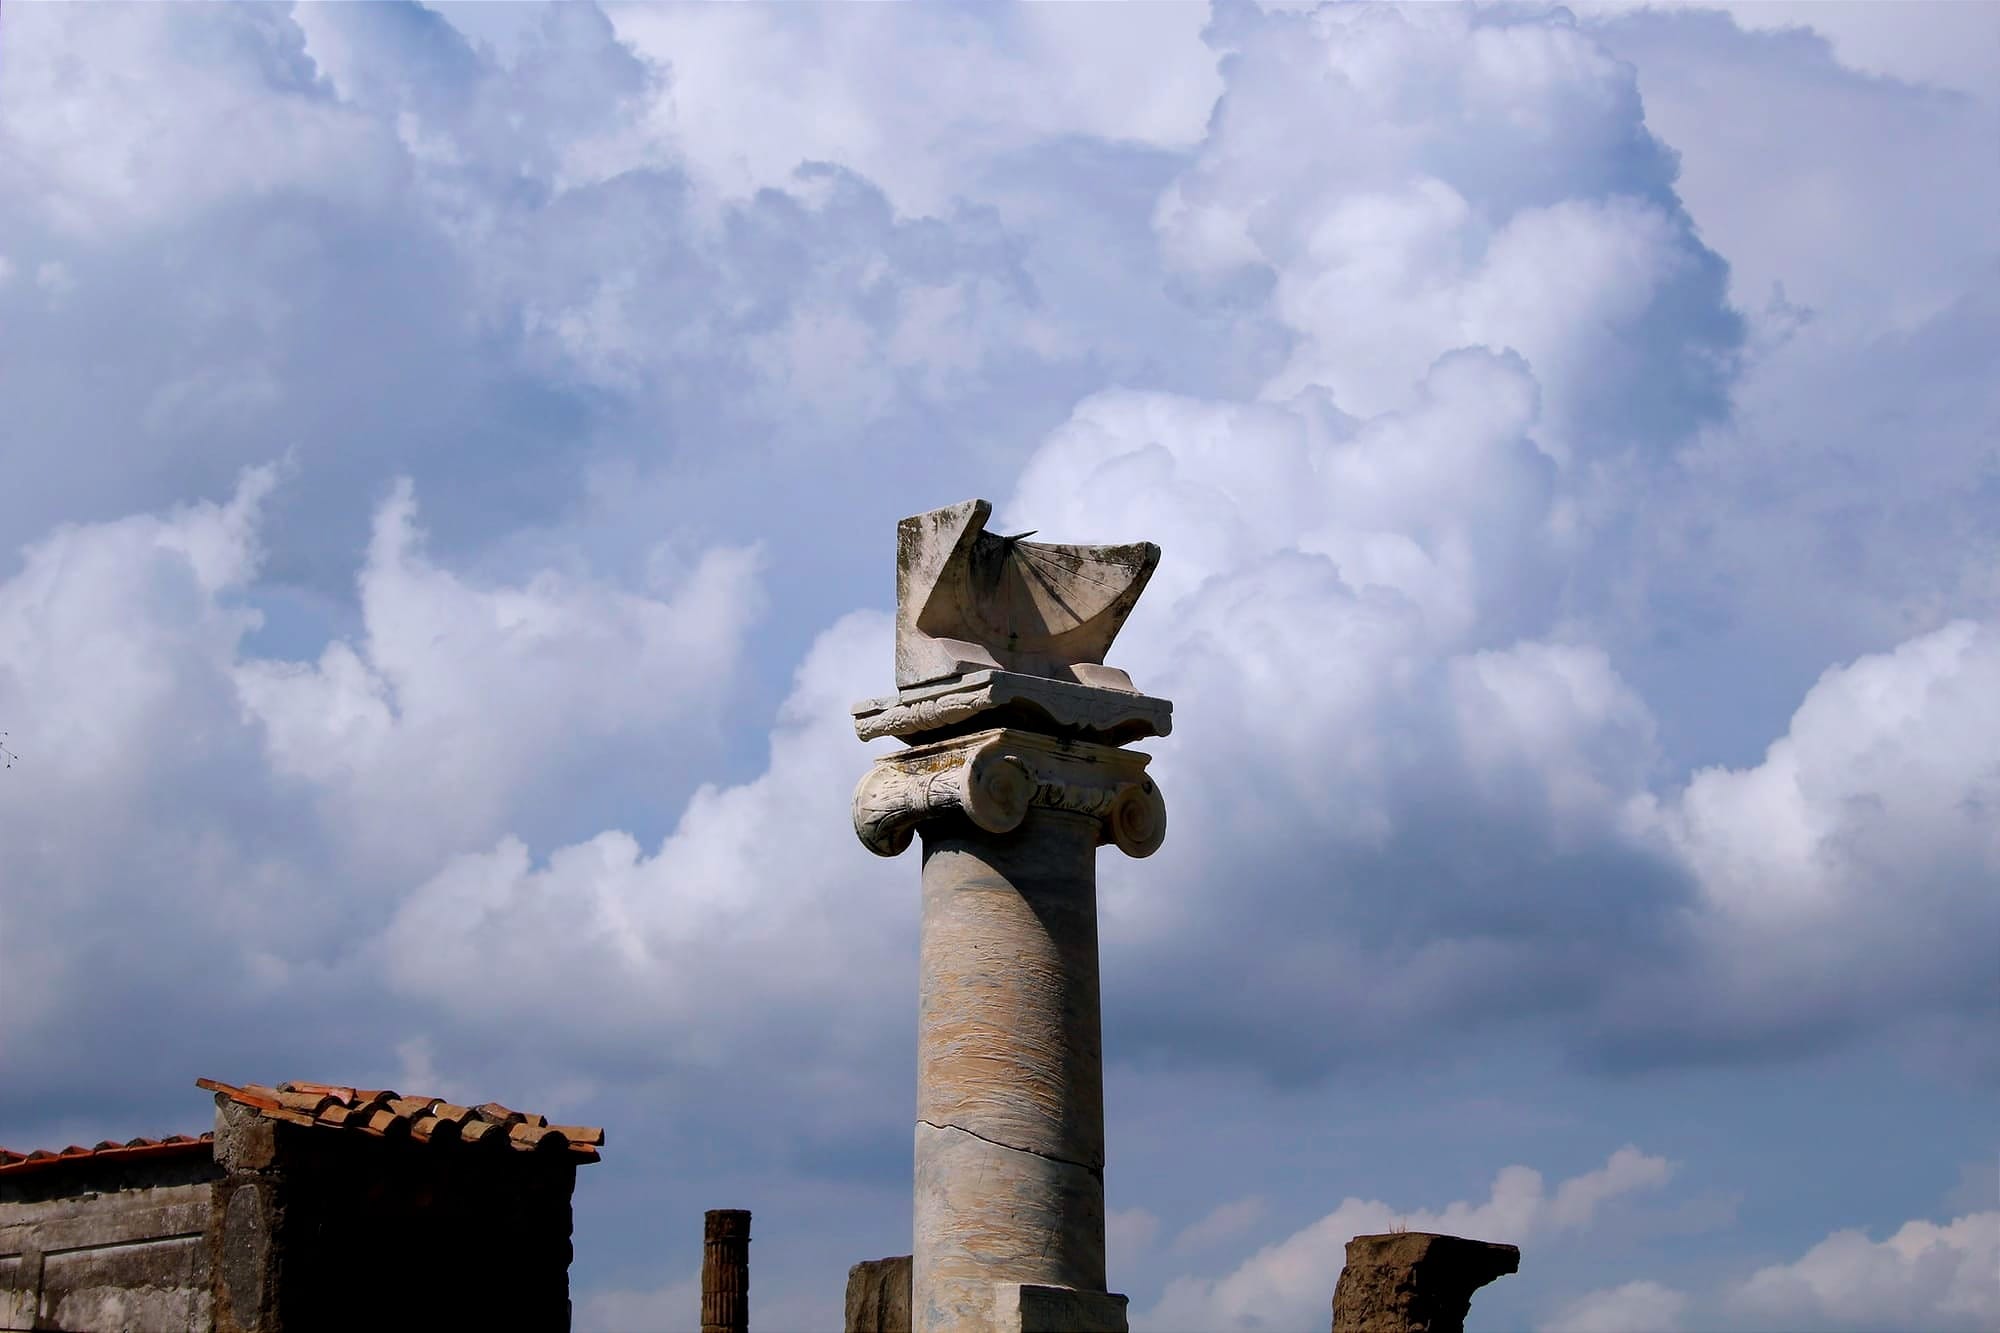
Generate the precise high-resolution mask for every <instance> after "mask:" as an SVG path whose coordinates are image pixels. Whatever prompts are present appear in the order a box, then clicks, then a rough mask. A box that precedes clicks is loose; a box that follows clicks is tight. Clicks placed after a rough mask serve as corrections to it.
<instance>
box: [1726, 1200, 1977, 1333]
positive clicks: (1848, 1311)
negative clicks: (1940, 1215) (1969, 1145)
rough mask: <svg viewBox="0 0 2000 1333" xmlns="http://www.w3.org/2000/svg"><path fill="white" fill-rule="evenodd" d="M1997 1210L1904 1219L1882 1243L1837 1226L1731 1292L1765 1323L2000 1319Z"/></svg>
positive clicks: (1879, 1324)
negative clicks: (1787, 1260) (1935, 1219)
mask: <svg viewBox="0 0 2000 1333" xmlns="http://www.w3.org/2000/svg"><path fill="white" fill-rule="evenodd" d="M1996 1273H2000V1213H1973V1214H1970V1215H1968V1216H1965V1217H1961V1218H1957V1219H1955V1220H1953V1221H1950V1222H1946V1223H1943V1224H1942V1225H1940V1224H1938V1223H1935V1222H1927V1221H1923V1220H1917V1221H1913V1222H1906V1223H1904V1224H1903V1226H1901V1227H1900V1228H1898V1229H1897V1230H1896V1232H1895V1233H1894V1234H1893V1235H1891V1236H1889V1237H1887V1238H1886V1239H1884V1240H1880V1241H1874V1240H1870V1239H1869V1238H1868V1236H1867V1233H1865V1232H1863V1231H1858V1230H1854V1231H1836V1232H1834V1233H1833V1234H1832V1235H1830V1236H1828V1237H1827V1238H1826V1239H1825V1240H1823V1241H1821V1242H1820V1243H1819V1244H1817V1245H1815V1246H1813V1247H1812V1248H1811V1249H1810V1250H1807V1251H1806V1252H1805V1253H1804V1254H1802V1255H1800V1256H1799V1257H1798V1258H1797V1259H1796V1260H1794V1261H1792V1262H1791V1263H1789V1264H1774V1265H1772V1266H1771V1267H1769V1268H1760V1269H1758V1270H1757V1271H1756V1272H1755V1273H1753V1274H1751V1275H1750V1277H1749V1278H1748V1279H1746V1280H1745V1281H1744V1282H1742V1283H1741V1284H1740V1285H1738V1286H1737V1287H1735V1288H1734V1289H1733V1290H1732V1291H1730V1292H1729V1293H1727V1295H1726V1297H1725V1303H1726V1305H1727V1307H1728V1308H1729V1309H1730V1310H1731V1311H1732V1312H1734V1313H1736V1314H1738V1315H1739V1316H1747V1317H1748V1318H1749V1319H1751V1320H1752V1321H1754V1322H1755V1323H1756V1325H1757V1326H1758V1327H1764V1328H1772V1329H1778V1328H1787V1329H1805V1328H1812V1329H1822V1328H1823V1329H1865V1328H1886V1327H1891V1326H1901V1327H1922V1328H1935V1329H1938V1330H1940V1331H1941V1333H1943V1331H1945V1330H1960V1329H1964V1330H1973V1329H1983V1328H1992V1327H1994V1325H1995V1323H1996V1321H2000V1280H1996V1278H1995V1274H1996Z"/></svg>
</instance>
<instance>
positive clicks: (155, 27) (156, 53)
mask: <svg viewBox="0 0 2000 1333" xmlns="http://www.w3.org/2000/svg"><path fill="white" fill-rule="evenodd" d="M219 55H221V56H224V57H225V58H217V57H218V56H219ZM135 67H139V68H144V69H145V70H146V77H143V78H132V77H126V76H125V75H124V74H123V73H122V71H123V70H126V69H131V68H135ZM223 145H226V151H218V148H219V147H220V146H223ZM388 149H389V145H387V144H385V143H384V142H382V141H381V140H380V139H379V138H378V136H377V135H376V133H375V130H374V128H373V127H372V126H371V125H370V124H369V123H368V121H367V119H366V118H365V117H363V116H359V115H356V114H354V113H353V112H351V111H350V110H348V109H346V108H343V107H342V106H340V105H339V104H337V103H336V102H335V101H334V100H333V99H332V98H331V97H329V96H327V94H326V90H325V89H324V88H323V87H321V86H320V85H319V84H318V83H317V81H316V79H315V77H314V71H313V67H312V63H311V62H310V61H309V60H308V59H307V58H306V55H305V52H304V49H303V43H302V41H301V40H300V36H299V32H298V29H297V28H296V27H295V26H294V24H293V22H292V19H291V17H290V16H289V15H288V14H287V13H286V12H284V11H281V10H275V9H272V10H263V11H259V12H256V13H248V14H246V13H234V12H230V13H223V12H217V11H209V12H206V13H202V12H189V13H185V14H181V13H172V12H169V11H164V10H147V11H140V12H135V13H133V14H130V15H125V16H118V15H114V14H111V13H109V12H101V13H82V12H79V13H67V12H63V11H59V10H43V9H38V8H36V7H33V6H30V7H27V8H22V9H17V10H15V11H14V12H12V13H10V14H8V16H7V78H6V80H5V87H4V88H0V195H4V196H6V197H8V198H9V200H10V202H11V203H13V204H15V205H16V206H25V207H26V208H27V209H29V210H31V211H32V215H33V216H35V217H36V218H37V219H38V220H39V221H41V222H43V223H44V224H46V225H48V226H51V227H54V228H57V229H59V230H60V231H63V232H67V233H80V234H85V235H97V234H102V233H105V232H107V231H114V230H118V229H122V228H128V227H134V226H143V225H157V224H159V223H162V222H166V221H170V220H172V219H175V218H178V217H185V216H186V215H187V214H188V213H189V212H192V211H194V210H195V209H198V208H201V207H204V206H207V205H210V204H213V203H216V202H219V201H222V200H228V199H238V198H243V197H245V196H256V195H260V194H265V193H270V192H280V191H284V190H287V189H293V188H301V187H303V188H308V189H311V190H314V191H330V192H334V193H338V194H341V195H347V196H353V197H365V196H368V195H371V194H374V195H379V194H380V193H381V192H382V191H384V190H387V189H389V188H392V186H393V184H394V181H395V179H396V170H395V161H394V156H393V154H392V153H391V152H390V151H388Z"/></svg>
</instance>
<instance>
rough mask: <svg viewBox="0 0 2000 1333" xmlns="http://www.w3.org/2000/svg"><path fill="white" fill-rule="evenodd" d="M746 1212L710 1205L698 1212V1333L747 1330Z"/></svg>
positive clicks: (741, 1331)
mask: <svg viewBox="0 0 2000 1333" xmlns="http://www.w3.org/2000/svg"><path fill="white" fill-rule="evenodd" d="M749 1328H750V1213H749V1211H748V1210H747V1209H743V1208H711V1209H710V1210H709V1211H708V1212H706V1213H704V1214H702V1231H701V1333H748V1330H749Z"/></svg>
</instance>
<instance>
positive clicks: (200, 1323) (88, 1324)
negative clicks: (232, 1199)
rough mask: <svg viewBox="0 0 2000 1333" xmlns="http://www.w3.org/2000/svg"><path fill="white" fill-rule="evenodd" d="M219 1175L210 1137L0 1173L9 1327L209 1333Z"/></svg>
mask: <svg viewBox="0 0 2000 1333" xmlns="http://www.w3.org/2000/svg"><path fill="white" fill-rule="evenodd" d="M220 1174H221V1173H220V1172H219V1171H218V1170H217V1168H216V1166H215V1164H214V1162H213V1161H212V1160H211V1159H210V1158H209V1155H208V1153H207V1151H206V1145H203V1148H202V1150H200V1151H198V1152H195V1153H191V1154H183V1155H179V1156H175V1157H170V1158H166V1159H163V1160H154V1161H140V1162H128V1163H125V1164H123V1165H120V1164H117V1163H113V1162H90V1161H88V1160H85V1161H79V1162H75V1163H65V1164H63V1165H62V1166H61V1167H59V1168H51V1169H49V1170H45V1171H40V1172H31V1173H21V1174H19V1175H14V1174H12V1173H10V1175H9V1176H8V1177H5V1178H0V1329H10V1330H11V1329H58V1330H70V1331H74V1333H92V1331H94V1330H100V1329H112V1330H116V1329H145V1330H148V1331H149V1333H151V1331H153V1330H158V1331H159V1333H172V1331H175V1330H188V1331H189V1333H206V1330H207V1329H208V1327H209V1314H210V1311H209V1247H208V1245H207V1244H206V1242H205V1239H204V1232H205V1230H206V1228H207V1226H208V1221H209V1213H210V1207H211V1197H210V1196H211V1193H212V1191H213V1190H214V1184H213V1182H214V1181H215V1179H216V1178H217V1177H218V1176H219V1175H220Z"/></svg>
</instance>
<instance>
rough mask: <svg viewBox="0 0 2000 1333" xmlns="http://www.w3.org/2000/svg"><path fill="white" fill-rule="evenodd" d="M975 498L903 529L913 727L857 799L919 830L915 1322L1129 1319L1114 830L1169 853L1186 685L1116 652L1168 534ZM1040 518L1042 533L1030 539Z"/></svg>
mask: <svg viewBox="0 0 2000 1333" xmlns="http://www.w3.org/2000/svg"><path fill="white" fill-rule="evenodd" d="M990 512H991V506H990V505H988V504H987V503H986V502H985V501H983V500H972V501H967V502H966V503H964V504H959V505H953V506H951V507H950V508H946V509H939V510H934V511H932V512H931V513H928V514H920V515H918V516H916V517H914V518H907V519H904V520H903V522H902V523H901V524H900V525H899V527H898V529H897V547H898V550H897V587H896V592H897V608H896V610H897V615H896V684H897V686H898V690H897V693H896V694H894V695H892V696H890V697H888V698H885V699H876V700H871V701H868V702H866V703H863V704H860V705H857V706H856V708H855V710H854V713H855V729H856V731H857V732H858V733H859V734H860V736H861V738H862V739H863V740H872V739H875V738H877V737H883V736H893V737H895V738H897V739H898V740H901V741H903V742H904V743H905V744H906V745H907V746H909V747H910V748H908V749H905V750H902V751H900V752H897V753H893V754H887V755H884V756H882V757H881V758H880V759H878V760H877V761H876V763H875V766H874V767H873V768H872V769H871V770H870V771H869V772H868V774H867V775H866V776H865V777H863V778H862V780H861V783H860V786H859V787H858V788H857V789H856V791H855V795H854V826H855V830H856V832H857V833H858V834H859V835H860V837H861V841H862V842H863V843H864V844H865V845H866V846H867V847H868V848H869V849H870V850H871V851H874V852H876V853H878V854H880V855H883V856H895V855H897V854H898V853H900V852H902V851H903V850H904V849H905V848H907V847H908V846H909V845H910V843H911V841H912V839H913V838H915V837H918V836H921V838H922V840H923V933H922V958H921V963H920V989H919V995H918V1017H917V1028H918V1037H917V1043H918V1044H917V1125H916V1192H915V1201H914V1217H913V1224H914V1227H913V1229H914V1243H915V1253H914V1255H913V1257H912V1311H911V1314H912V1327H913V1329H914V1330H916V1333H944V1330H971V1331H975V1333H976V1331H979V1330H1002V1329H1004V1330H1007V1331H1008V1333H1021V1331H1022V1330H1025V1329H1028V1328H1039V1327H1060V1328H1064V1329H1069V1330H1077V1331H1078V1333H1088V1331H1092V1330H1119V1331H1120V1333H1122V1331H1123V1330H1124V1329H1125V1327H1126V1323H1125V1298H1124V1297H1123V1296H1117V1295H1113V1294H1111V1293H1110V1292H1109V1291H1108V1290H1107V1289H1106V1281H1105V1271H1104V1061H1103V1051H1102V1033H1101V1022H1100V1017H1099V1008H1098V963H1097V849H1098V847H1099V846H1101V845H1103V844H1105V843H1111V844H1113V845H1115V846H1117V847H1118V848H1119V850H1121V851H1123V852H1125V853H1126V854H1128V855H1131V856H1149V855H1151V854H1152V853H1153V852H1154V851H1155V850H1156V849H1157V848H1158V847H1159V845H1160V842H1161V840H1162V839H1163V838H1164V837H1165V835H1166V806H1165V804H1164V802H1163V801H1162V800H1161V797H1160V793H1159V790H1158V788H1157V787H1155V786H1154V784H1153V781H1152V779H1151V778H1149V777H1148V776H1147V774H1146V764H1147V758H1148V757H1147V756H1146V755H1143V754H1137V753H1134V752H1132V751H1129V750H1125V749H1121V748H1120V747H1121V746H1122V745H1124V744H1125V743H1126V742H1128V741H1131V740H1136V739H1139V738H1142V737H1145V736H1163V735H1165V734H1167V732H1168V730H1169V729H1170V727H1171V722H1172V705H1171V704H1169V703H1167V702H1166V701H1165V700H1162V699H1153V698H1148V697H1147V696H1145V695H1142V694H1140V693H1139V692H1138V691H1137V690H1136V689H1134V688H1133V686H1132V682H1131V679H1130V678H1129V677H1128V676H1126V674H1125V673H1124V672H1122V671H1120V670H1118V669H1117V668H1115V667H1107V666H1105V665H1104V664H1103V661H1104V653H1105V651H1106V650H1107V649H1108V648H1109V647H1110V645H1111V641H1112V639H1113V637H1115V636H1116V634H1117V632H1118V629H1119V627H1120V626H1121V625H1123V623H1124V621H1125V617H1126V616H1127V615H1129V614H1130V612H1131V610H1132V606H1133V604H1134V603H1135V602H1136V601H1137V600H1138V597H1139V593H1140V591H1141V590H1142V589H1143V588H1144V587H1145V584H1146V580H1147V579H1148V578H1149V577H1151V575H1152V572H1153V568H1154V566H1155V565H1156V564H1157V563H1158V562H1159V555H1160V553H1159V548H1158V547H1156V546H1153V545H1150V544H1147V543H1136V544H1133V545H1129V546H1098V547H1089V546H1052V545H1047V544H1042V543H1035V542H1028V541H1025V540H1023V539H1022V538H1021V537H1000V536H995V535H993V534H991V533H988V532H986V531H985V530H984V525H985V521H986V518H987V516H988V515H989V513H990ZM1025 535H1027V534H1024V536H1025Z"/></svg>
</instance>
